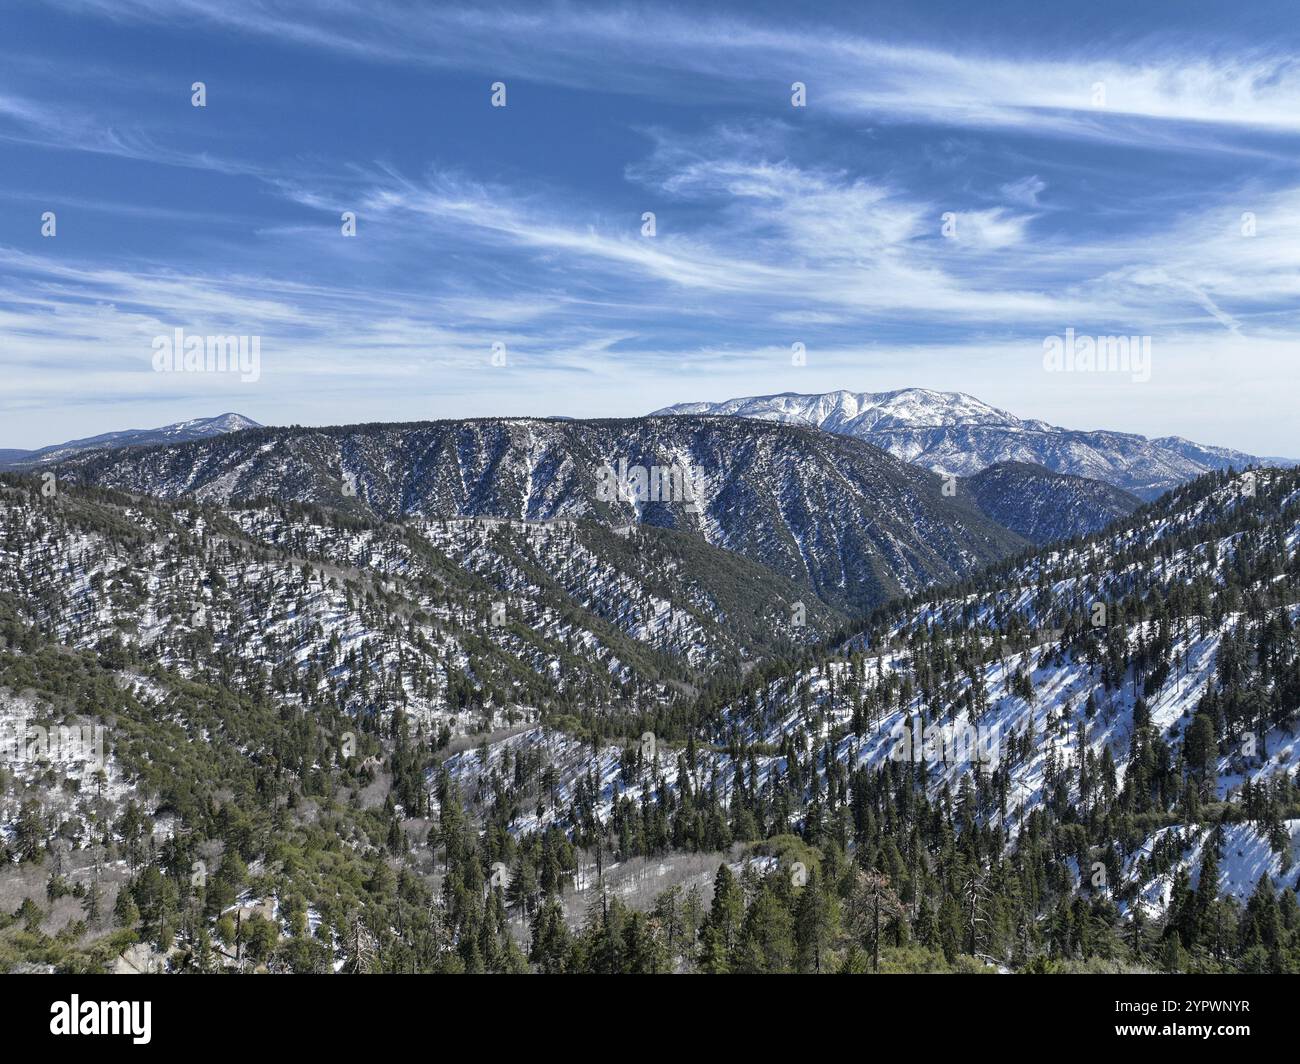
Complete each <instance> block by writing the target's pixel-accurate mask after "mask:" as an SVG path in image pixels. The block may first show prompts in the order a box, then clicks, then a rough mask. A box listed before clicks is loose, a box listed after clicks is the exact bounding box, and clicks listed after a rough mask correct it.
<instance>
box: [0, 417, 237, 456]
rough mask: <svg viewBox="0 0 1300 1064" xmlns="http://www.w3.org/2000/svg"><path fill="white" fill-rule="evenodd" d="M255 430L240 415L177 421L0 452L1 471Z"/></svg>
mask: <svg viewBox="0 0 1300 1064" xmlns="http://www.w3.org/2000/svg"><path fill="white" fill-rule="evenodd" d="M258 427H259V425H258V423H257V422H256V421H254V420H253V419H252V418H249V417H244V415H243V414H218V415H217V416H216V417H201V418H193V419H191V420H189V421H179V422H177V423H176V424H174V425H164V426H163V427H162V428H158V429H125V430H123V431H121V432H106V433H104V434H103V435H102V436H89V437H87V438H86V439H84V440H69V441H68V442H67V443H56V444H53V445H51V446H49V447H42V448H40V449H39V450H35V451H24V450H17V449H13V448H8V449H0V470H4V469H30V468H32V467H34V466H44V465H50V464H52V463H54V462H62V461H64V460H66V459H68V458H71V457H72V456H73V455H75V454H81V453H83V452H85V451H100V450H106V449H109V448H114V447H149V446H153V445H156V444H160V443H185V442H186V441H187V440H203V439H207V438H208V437H209V436H221V435H224V434H225V433H227V432H239V431H240V430H241V429H252V428H258Z"/></svg>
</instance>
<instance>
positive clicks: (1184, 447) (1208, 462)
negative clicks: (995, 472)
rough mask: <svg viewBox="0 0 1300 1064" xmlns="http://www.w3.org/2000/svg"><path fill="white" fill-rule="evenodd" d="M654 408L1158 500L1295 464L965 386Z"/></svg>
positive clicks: (943, 469)
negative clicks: (1065, 413)
mask: <svg viewBox="0 0 1300 1064" xmlns="http://www.w3.org/2000/svg"><path fill="white" fill-rule="evenodd" d="M656 413H658V414H668V415H672V414H677V415H680V414H695V415H710V414H712V415H730V416H734V417H749V418H759V419H762V420H766V421H786V422H795V423H798V424H802V425H808V426H811V427H814V428H818V429H821V430H822V431H824V432H833V433H836V434H839V435H843V436H855V437H857V438H859V439H863V440H866V441H867V442H868V443H872V444H875V445H876V446H877V447H880V448H882V449H884V450H886V451H889V452H890V453H891V454H893V455H895V456H896V457H898V458H902V459H904V460H905V461H908V462H912V463H915V464H916V465H920V466H924V467H926V468H928V469H932V470H934V471H935V472H938V473H943V474H955V475H959V476H973V475H974V474H976V473H979V472H980V471H981V470H984V469H987V468H988V467H989V466H991V465H996V464H999V463H1003V462H1020V463H1030V464H1034V465H1041V466H1045V467H1046V468H1048V469H1050V470H1052V471H1053V472H1056V473H1066V474H1070V475H1073V476H1081V477H1088V478H1090V479H1093V480H1102V481H1105V482H1106V483H1109V484H1112V485H1114V486H1115V487H1119V488H1124V489H1125V490H1126V491H1131V492H1133V493H1134V494H1136V495H1138V496H1140V497H1142V498H1145V499H1154V498H1156V497H1157V496H1159V495H1161V494H1163V493H1164V492H1166V491H1168V490H1169V489H1170V488H1172V487H1175V486H1176V485H1178V484H1182V483H1185V482H1186V481H1188V480H1191V479H1193V478H1195V477H1197V476H1200V475H1201V474H1203V473H1207V472H1211V471H1215V470H1223V469H1227V468H1229V467H1232V468H1236V469H1241V468H1244V467H1246V466H1249V465H1291V464H1294V463H1292V462H1290V461H1289V460H1287V459H1281V458H1260V457H1257V456H1255V455H1250V454H1246V453H1244V452H1242V451H1235V450H1232V449H1231V448H1227V447H1208V446H1204V445H1202V444H1197V443H1193V442H1191V441H1189V440H1185V439H1182V438H1180V437H1176V436H1167V437H1162V438H1160V439H1154V440H1153V439H1147V438H1146V437H1145V436H1139V435H1137V434H1135V433H1126V432H1110V431H1105V430H1100V431H1083V430H1076V429H1066V428H1061V427H1059V426H1056V425H1050V424H1048V423H1047V422H1045V421H1038V420H1032V419H1026V418H1019V417H1017V416H1016V415H1014V414H1011V413H1008V412H1007V411H1005V410H1001V409H999V408H998V407H995V406H991V405H990V404H988V403H986V402H984V401H983V400H981V399H977V398H975V396H973V395H967V394H966V393H964V392H941V391H933V390H931V389H928V388H902V389H899V390H897V391H891V392H850V391H843V390H840V391H834V392H825V393H823V394H820V395H800V394H796V393H793V392H785V393H782V394H780V395H760V396H749V397H747V398H740V399H729V400H726V401H724V402H720V403H707V402H706V403H678V404H676V405H674V406H669V407H665V408H664V409H662V410H659V411H656Z"/></svg>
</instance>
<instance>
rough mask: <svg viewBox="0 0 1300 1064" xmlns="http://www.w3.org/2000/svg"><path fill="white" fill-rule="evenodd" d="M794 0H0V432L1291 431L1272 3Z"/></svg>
mask: <svg viewBox="0 0 1300 1064" xmlns="http://www.w3.org/2000/svg"><path fill="white" fill-rule="evenodd" d="M800 6H801V5H790V4H784V3H783V4H752V3H751V4H745V5H743V6H736V7H734V8H727V7H723V6H718V5H714V6H710V7H708V8H707V9H705V8H704V7H702V6H701V5H694V6H691V7H680V8H678V7H670V6H667V5H647V6H639V7H627V6H617V5H601V6H599V7H583V6H579V5H561V6H549V5H548V6H531V5H530V6H527V7H487V8H479V7H477V6H475V7H473V8H467V9H465V10H452V9H449V8H447V9H444V8H443V7H442V5H437V6H435V5H431V4H428V5H423V4H406V3H393V2H390V0H374V2H370V3H356V4H352V3H345V2H341V0H336V2H332V3H316V4H306V3H295V2H275V0H262V2H253V0H222V2H221V3H215V4H214V3H207V2H202V3H200V2H197V0H114V2H109V0H102V2H101V0H59V2H55V3H48V4H40V3H24V4H21V5H19V6H18V8H17V10H11V11H8V12H7V13H6V18H5V32H4V34H3V35H0V161H2V162H3V166H0V369H3V376H2V378H0V379H2V380H3V386H2V387H0V426H2V427H0V446H10V447H22V446H28V447H34V446H39V445H43V444H47V443H51V442H56V441H58V440H62V439H65V438H68V437H70V436H81V435H87V434H90V433H93V432H100V431H108V430H111V429H118V428H126V427H143V426H150V425H156V424H162V423H165V422H171V421H176V420H180V419H183V418H187V417H197V416H205V415H210V414H215V413H218V412H221V411H225V410H237V411H239V412H241V413H245V414H247V415H249V416H250V417H253V418H256V419H257V420H259V421H263V422H265V423H269V424H294V423H297V424H339V423H350V422H357V421H369V420H385V421H389V420H391V421H399V420H416V419H423V418H431V417H465V416H474V415H513V414H536V415H546V414H568V415H573V416H599V415H609V416H625V415H633V414H638V413H644V412H647V411H649V410H651V409H654V408H656V407H659V406H663V405H667V404H669V403H672V402H678V401H685V400H697V399H722V398H727V397H731V396H735V395H747V394H757V393H767V392H775V391H801V392H813V391H824V390H829V389H833V388H849V389H852V390H867V391H875V390H885V389H891V388H899V387H906V386H911V385H917V386H924V387H931V388H940V389H950V390H961V391H968V392H971V393H972V394H974V395H977V396H979V397H980V398H982V399H984V400H986V401H988V402H991V403H994V404H995V405H999V406H1003V407H1006V408H1007V409H1010V410H1012V411H1013V412H1015V413H1017V414H1020V415H1022V416H1027V417H1039V418H1043V419H1045V420H1048V421H1052V422H1055V423H1058V424H1064V425H1068V426H1072V427H1079V428H1116V429H1124V430H1129V431H1136V432H1143V433H1145V434H1148V435H1165V434H1178V435H1183V436H1187V437H1189V438H1192V439H1196V440H1198V441H1200V442H1206V443H1217V444H1223V445H1229V446H1235V447H1240V448H1242V449H1246V450H1250V451H1253V452H1255V453H1263V454H1282V455H1295V456H1297V457H1300V433H1297V429H1296V424H1297V419H1296V417H1295V412H1294V404H1295V401H1296V399H1297V396H1298V394H1300V388H1298V387H1297V385H1300V362H1298V361H1297V356H1298V355H1300V315H1297V307H1298V306H1300V62H1298V61H1297V59H1296V58H1295V57H1296V56H1297V54H1300V49H1298V48H1297V45H1298V44H1300V41H1298V40H1297V37H1300V32H1298V31H1297V21H1296V19H1295V11H1294V7H1293V5H1288V4H1286V3H1258V2H1253V3H1251V4H1249V5H1239V4H1226V3H1224V4H1213V5H1211V4H1197V3H1165V4H1160V3H1157V4H1149V5H1141V6H1139V5H1133V4H1131V3H1124V4H1111V3H1088V4H1077V5H1068V6H1060V5H1049V4H1042V3H1023V4H1022V3H985V4H969V3H965V4H952V5H949V4H926V3H920V4H918V3H910V4H906V5H901V4H895V5H874V4H862V3H855V4H852V5H845V6H844V7H843V8H836V7H834V6H830V5H826V6H822V7H820V8H819V9H818V13H817V14H805V13H797V12H796V8H798V7H800ZM196 81H202V82H204V83H205V85H206V89H207V106H206V107H203V108H197V107H193V106H192V105H191V85H192V84H193V83H194V82H196ZM498 81H500V82H504V83H505V85H506V106H505V107H499V108H494V107H492V106H491V92H492V89H491V86H492V84H493V83H494V82H498ZM796 81H798V82H802V83H804V84H805V85H806V86H807V105H806V106H805V107H794V106H792V104H791V85H792V84H793V83H794V82H796ZM46 211H53V212H54V213H55V216H56V219H57V223H56V224H57V235H55V236H54V237H43V236H42V235H41V216H42V214H43V212H46ZM344 211H354V212H355V213H356V216H357V235H356V236H355V237H345V236H343V235H342V233H341V222H340V215H341V214H342V212H344ZM647 211H652V212H654V214H655V220H656V232H655V235H654V236H652V237H651V236H646V235H643V233H642V228H643V226H642V215H643V213H644V212H647ZM1247 213H1249V215H1250V216H1251V217H1252V218H1253V225H1247V224H1244V223H1243V216H1245V215H1247ZM945 214H949V215H951V216H955V233H954V232H951V227H950V233H949V235H945V233H944V230H943V222H942V219H943V217H944V216H945ZM1251 234H1253V235H1251ZM176 328H182V329H184V330H185V331H186V332H187V333H190V334H199V335H203V334H244V335H257V336H260V338H261V375H260V377H259V379H258V380H256V381H255V382H241V381H240V380H239V379H238V377H237V376H233V375H231V376H220V375H215V374H205V373H189V374H160V373H155V372H154V371H153V367H152V347H151V342H152V340H153V338H154V337H156V336H158V335H160V334H163V335H167V334H171V333H172V331H173V330H174V329H176ZM1067 328H1072V329H1074V330H1075V331H1076V333H1079V334H1086V335H1110V334H1123V335H1134V336H1137V335H1141V336H1149V337H1150V338H1151V344H1152V363H1151V379H1150V380H1149V381H1146V382H1135V381H1134V380H1133V379H1132V378H1131V376H1130V375H1126V374H1122V373H1087V374H1085V373H1050V372H1047V371H1046V370H1045V369H1044V366H1043V350H1044V346H1043V345H1044V341H1045V338H1047V337H1049V336H1053V335H1063V334H1064V332H1065V330H1066V329H1067ZM795 343H800V344H803V345H804V347H805V349H806V351H807V359H806V364H804V365H794V364H792V362H793V360H792V358H791V345H792V344H795ZM494 344H503V345H504V349H505V352H506V363H507V364H506V365H504V366H501V365H494V364H493V363H492V359H491V352H492V349H493V345H494Z"/></svg>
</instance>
